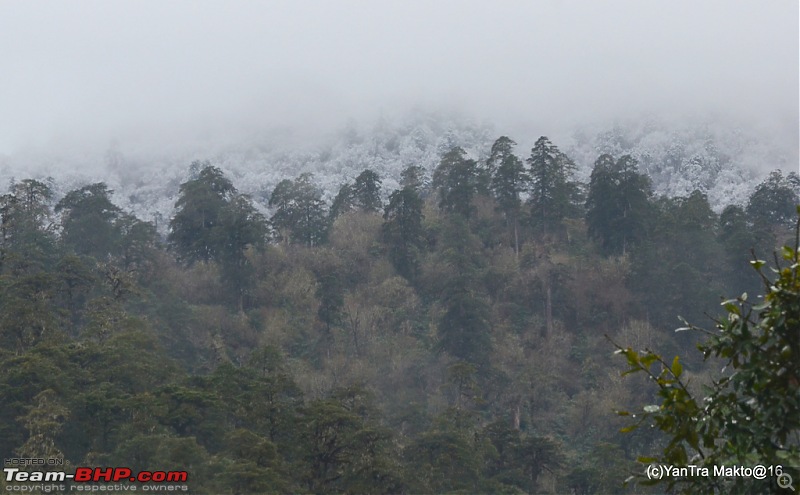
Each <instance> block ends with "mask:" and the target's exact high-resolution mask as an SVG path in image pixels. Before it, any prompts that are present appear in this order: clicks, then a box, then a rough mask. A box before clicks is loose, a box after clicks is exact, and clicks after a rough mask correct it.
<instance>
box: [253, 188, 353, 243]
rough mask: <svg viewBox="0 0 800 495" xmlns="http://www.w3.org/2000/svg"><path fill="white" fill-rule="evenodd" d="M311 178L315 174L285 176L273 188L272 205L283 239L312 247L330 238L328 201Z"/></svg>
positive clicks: (273, 222) (275, 225) (273, 216)
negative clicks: (292, 179)
mask: <svg viewBox="0 0 800 495" xmlns="http://www.w3.org/2000/svg"><path fill="white" fill-rule="evenodd" d="M311 178H312V176H311V174H302V175H300V176H299V177H298V178H296V179H295V180H294V181H290V180H282V181H281V182H279V183H278V185H277V186H275V189H274V190H273V191H272V195H271V196H270V198H269V206H270V208H275V213H274V214H273V215H272V218H270V223H272V226H273V228H274V229H275V230H276V231H277V234H278V238H279V239H280V240H282V241H285V242H291V243H297V244H303V245H306V246H309V247H311V246H317V245H319V244H322V243H323V242H324V241H325V239H326V238H327V235H328V225H329V222H328V218H327V215H326V213H325V203H324V201H322V195H321V193H320V191H319V189H318V188H317V187H316V186H314V185H313V184H312V183H311ZM342 208H344V206H342Z"/></svg>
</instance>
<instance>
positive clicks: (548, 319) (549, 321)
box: [544, 276, 553, 337]
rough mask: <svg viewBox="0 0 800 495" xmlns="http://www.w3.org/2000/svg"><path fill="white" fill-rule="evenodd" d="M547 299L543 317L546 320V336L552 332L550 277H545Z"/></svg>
mask: <svg viewBox="0 0 800 495" xmlns="http://www.w3.org/2000/svg"><path fill="white" fill-rule="evenodd" d="M546 290H547V300H546V301H545V307H544V317H545V320H546V322H547V336H548V337H549V336H550V335H552V334H553V293H552V290H551V289H550V277H549V276H548V277H547V289H546Z"/></svg>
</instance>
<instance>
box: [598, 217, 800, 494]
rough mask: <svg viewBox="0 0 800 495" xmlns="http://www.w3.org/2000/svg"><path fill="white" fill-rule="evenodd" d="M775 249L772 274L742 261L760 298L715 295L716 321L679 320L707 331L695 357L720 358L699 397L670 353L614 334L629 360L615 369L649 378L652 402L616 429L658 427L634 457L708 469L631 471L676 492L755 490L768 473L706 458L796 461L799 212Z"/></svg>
mask: <svg viewBox="0 0 800 495" xmlns="http://www.w3.org/2000/svg"><path fill="white" fill-rule="evenodd" d="M797 213H798V216H800V206H798V207H797ZM780 255H781V257H782V258H783V262H779V260H778V259H777V256H776V265H775V267H774V268H772V269H771V271H772V277H773V278H774V280H773V279H772V278H770V276H768V275H767V274H765V270H764V267H765V265H766V262H764V261H761V260H758V259H754V260H753V261H751V265H752V266H753V268H754V269H755V270H756V271H757V273H758V274H759V276H760V277H761V280H762V282H763V284H764V289H765V295H764V297H763V301H762V302H760V304H753V303H752V302H750V300H748V297H747V294H742V296H740V297H738V298H735V299H730V300H727V301H724V302H723V303H722V306H723V307H724V309H725V312H726V315H725V317H724V318H722V319H721V320H719V321H717V324H716V331H706V330H702V329H700V328H697V327H694V326H691V325H690V326H688V327H686V328H681V329H678V331H681V330H689V329H692V330H699V331H702V332H705V333H706V334H707V335H708V336H709V337H708V339H707V340H706V341H705V342H703V343H702V344H699V345H698V349H699V350H700V351H701V352H702V353H703V356H704V359H706V360H708V359H709V358H717V359H722V360H724V362H725V366H724V368H723V371H722V373H723V374H722V376H721V377H720V378H715V379H713V380H712V382H711V384H710V386H708V387H705V393H704V395H705V397H703V398H702V399H701V400H700V401H698V400H697V399H696V398H695V397H694V396H693V395H692V394H691V393H690V391H689V389H688V388H687V386H688V381H687V380H685V379H683V378H682V375H683V366H682V365H681V362H680V360H679V358H678V357H677V356H676V357H675V358H674V359H673V360H672V362H671V363H670V362H667V361H666V360H665V359H664V358H662V357H661V356H660V355H658V354H656V353H655V352H653V351H652V350H650V349H645V350H644V351H638V352H637V351H634V350H633V349H631V348H630V347H628V348H623V347H621V346H620V345H618V344H616V343H614V345H615V346H616V347H617V351H616V352H617V354H621V355H623V356H625V358H626V359H627V361H628V365H629V369H628V370H627V371H625V372H624V373H623V375H627V374H630V373H636V372H642V373H645V374H646V375H647V376H649V377H650V379H652V380H653V381H654V382H655V383H656V385H657V387H658V397H659V403H658V404H651V405H646V406H644V411H643V414H642V415H641V419H640V420H639V421H638V422H637V423H635V424H632V425H630V426H627V427H625V428H623V429H622V431H623V432H629V431H632V430H634V429H636V428H637V427H638V426H640V425H642V424H652V425H653V426H655V427H657V428H658V429H659V430H661V431H662V432H664V434H665V435H666V436H667V438H668V443H667V445H666V447H665V448H664V450H663V452H661V453H660V454H658V455H657V456H654V457H640V458H639V462H642V463H645V464H651V463H664V464H666V465H672V466H676V467H682V466H688V465H693V466H696V467H697V468H708V469H709V472H710V473H711V474H712V475H711V476H684V477H669V478H665V479H660V480H656V479H648V478H647V477H646V476H644V475H638V476H635V477H634V478H638V479H637V481H638V482H640V483H641V484H643V485H647V484H657V483H660V482H664V483H666V484H667V489H668V490H669V491H677V492H681V493H709V492H713V493H732V492H735V493H754V492H758V491H764V490H765V489H766V487H767V486H768V485H767V484H768V482H767V481H765V480H756V479H753V478H752V477H750V478H746V477H737V478H725V477H716V476H713V474H714V467H715V466H717V467H718V466H733V465H738V466H750V467H753V466H756V465H759V464H760V465H764V466H770V465H772V466H778V465H780V466H784V467H786V466H795V467H796V466H800V218H799V219H798V221H797V224H796V227H795V240H794V247H793V248H792V247H788V246H784V247H783V248H782V249H781V253H780ZM754 258H755V256H754ZM618 414H620V415H622V416H629V415H631V413H629V412H627V411H619V412H618ZM633 416H635V415H633Z"/></svg>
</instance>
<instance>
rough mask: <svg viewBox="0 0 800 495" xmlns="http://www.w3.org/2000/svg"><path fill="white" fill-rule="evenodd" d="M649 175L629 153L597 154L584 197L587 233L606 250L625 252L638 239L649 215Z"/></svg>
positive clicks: (642, 234) (650, 190) (609, 252)
mask: <svg viewBox="0 0 800 495" xmlns="http://www.w3.org/2000/svg"><path fill="white" fill-rule="evenodd" d="M651 195H652V189H651V185H650V179H649V178H648V177H647V176H646V175H643V174H640V173H639V171H638V168H637V163H636V160H635V159H634V158H633V157H631V156H630V155H625V156H623V157H621V158H620V159H619V160H617V161H616V162H615V161H614V158H613V157H612V156H611V155H601V156H600V157H598V158H597V161H595V164H594V170H592V175H591V179H590V182H589V195H588V197H587V199H586V210H587V211H586V223H587V224H588V226H589V235H591V236H592V237H594V238H595V239H598V240H599V241H600V243H601V245H602V248H603V251H604V252H605V253H606V254H623V255H624V254H625V253H627V251H628V249H629V247H630V245H632V244H635V243H636V242H638V241H640V240H641V239H642V238H643V237H644V235H645V233H646V227H647V219H648V217H649V215H650V209H651V204H650V196H651Z"/></svg>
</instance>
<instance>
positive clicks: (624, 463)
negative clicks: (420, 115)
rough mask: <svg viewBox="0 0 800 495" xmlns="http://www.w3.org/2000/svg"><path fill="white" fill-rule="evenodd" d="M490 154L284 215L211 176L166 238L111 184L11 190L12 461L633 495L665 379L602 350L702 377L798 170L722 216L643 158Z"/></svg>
mask: <svg viewBox="0 0 800 495" xmlns="http://www.w3.org/2000/svg"><path fill="white" fill-rule="evenodd" d="M483 156H484V157H485V158H475V157H473V156H471V155H470V154H468V153H467V152H466V151H465V150H464V149H462V148H460V147H458V146H452V147H449V148H447V149H444V150H442V153H441V155H440V156H439V157H438V163H437V166H436V168H435V170H434V171H433V173H432V174H430V175H426V170H425V169H424V168H423V167H419V166H417V165H416V164H410V165H409V166H408V167H407V168H406V169H405V170H404V171H403V173H402V175H401V180H400V181H398V182H397V183H396V185H397V186H398V187H396V188H392V189H391V190H385V189H384V188H385V186H384V182H383V177H382V176H381V174H380V173H378V172H377V171H375V170H372V169H369V168H368V169H366V170H362V171H361V172H360V173H358V174H357V175H354V177H355V178H354V179H353V180H352V181H348V182H346V183H343V184H341V185H340V186H339V189H338V192H336V191H325V190H323V189H322V188H321V187H320V186H319V185H318V184H316V183H315V179H314V177H313V175H310V174H306V173H301V174H298V175H294V176H286V177H284V178H283V179H281V180H280V181H279V182H277V183H276V184H275V185H274V186H273V187H272V189H271V191H269V194H268V196H269V198H268V205H269V210H268V211H266V212H265V211H262V210H261V209H259V208H257V206H256V205H255V204H254V200H253V198H252V197H251V196H248V195H247V194H243V193H241V192H240V190H239V189H240V187H241V185H240V184H239V183H237V180H236V179H235V178H232V177H229V176H226V174H225V173H224V172H223V171H222V170H221V169H220V168H218V167H216V166H213V165H212V164H211V163H201V162H196V163H193V164H192V165H191V167H190V178H189V179H188V180H186V181H185V182H183V183H182V184H181V185H180V191H179V196H178V198H177V199H176V201H175V203H174V214H173V215H172V216H171V218H170V219H169V221H168V222H167V223H168V225H169V233H168V235H167V236H166V237H163V236H161V234H160V233H159V230H158V229H157V227H156V225H154V224H153V223H151V222H147V221H143V220H142V219H139V218H136V217H135V216H134V215H132V214H130V213H127V212H126V211H124V210H123V209H121V208H120V207H119V206H117V205H116V204H115V196H114V191H113V190H111V189H110V188H109V186H108V185H106V184H104V183H94V184H89V185H82V186H81V187H79V188H76V189H74V190H72V191H69V192H68V193H66V194H65V195H64V196H63V197H62V198H60V199H58V201H56V198H55V197H54V196H55V195H54V192H53V190H54V187H53V186H54V185H57V184H52V183H50V184H49V183H47V182H42V181H38V180H34V179H25V180H21V181H17V182H14V183H13V184H12V185H11V187H10V189H9V190H8V192H7V193H6V194H4V195H2V196H0V397H2V398H3V401H2V403H0V450H2V452H0V454H2V457H4V458H11V457H34V458H36V457H42V458H63V459H66V460H69V461H70V463H71V465H73V466H78V465H90V466H95V465H96V466H114V465H124V466H130V467H131V468H132V469H139V470H145V469H149V470H188V471H189V472H190V483H189V485H190V487H191V490H192V491H193V492H196V493H209V492H214V493H263V492H292V493H298V492H300V493H306V492H307V493H326V492H354V493H379V492H380V493H443V492H451V491H464V492H485V493H499V492H504V493H505V492H508V493H531V492H544V493H564V492H572V493H619V492H622V491H624V490H630V491H637V492H639V491H641V490H642V489H644V488H642V487H630V486H629V487H627V488H623V486H622V481H623V480H624V479H625V478H627V477H628V476H629V474H630V473H631V472H632V471H634V470H637V469H640V468H639V466H638V465H637V464H636V463H635V459H636V458H637V456H640V455H643V454H646V453H649V452H652V451H653V450H657V449H659V448H660V447H662V446H663V445H662V444H663V439H662V438H661V437H660V436H659V434H658V432H657V431H655V430H646V429H640V430H637V431H636V432H634V433H632V434H629V435H620V434H619V429H620V428H622V427H624V426H625V422H624V420H623V419H621V418H618V417H617V416H616V415H615V414H614V410H615V409H619V408H625V407H628V408H635V407H638V406H639V405H640V404H641V403H642V399H643V398H648V397H653V398H655V397H656V393H657V390H653V389H651V388H650V387H649V386H648V383H646V381H645V380H636V379H634V380H622V379H621V378H620V376H619V371H620V368H619V367H618V366H616V365H613V364H610V355H611V352H612V351H613V346H611V344H609V343H608V342H607V341H606V339H605V338H604V335H606V334H607V335H609V336H611V337H612V339H613V340H614V341H616V342H620V343H622V344H624V345H630V346H632V347H633V348H635V349H637V350H638V349H644V348H651V349H652V348H657V349H660V350H661V352H663V353H664V354H665V355H670V356H671V355H675V354H680V355H681V356H685V358H684V360H683V361H682V373H683V374H684V375H685V376H686V377H690V378H692V379H693V380H694V381H695V382H697V383H704V382H711V380H713V379H714V378H715V377H716V375H715V373H716V368H715V367H714V366H713V365H712V364H710V363H708V362H705V361H703V360H702V359H696V358H693V355H692V353H691V352H690V351H691V350H692V349H693V347H694V346H695V344H696V343H697V342H698V336H697V335H696V334H695V333H691V332H683V333H679V334H675V333H674V332H673V331H672V330H674V328H675V327H676V326H678V325H679V324H680V322H679V320H678V317H679V316H681V317H683V318H685V319H687V320H688V321H691V322H696V323H698V324H702V323H703V322H704V321H707V319H708V316H709V315H710V316H716V315H718V314H719V313H720V312H721V311H722V308H721V307H720V305H719V303H720V301H721V297H722V296H724V295H738V294H742V293H744V292H747V293H750V294H757V293H759V290H760V288H761V287H760V283H761V281H760V280H759V279H758V277H757V276H755V275H753V274H749V273H748V271H747V267H746V264H747V260H748V258H749V256H750V254H749V252H748V251H749V250H750V249H754V250H755V251H756V252H758V253H762V255H767V254H768V253H771V252H772V251H773V250H774V249H775V248H776V247H777V246H780V245H783V244H785V243H787V240H791V238H792V235H793V234H792V226H793V222H794V219H795V218H796V212H795V206H796V205H797V204H798V203H800V197H799V196H798V195H799V194H800V178H798V176H797V174H794V173H791V174H787V175H784V174H783V173H781V172H780V171H775V172H773V173H772V174H770V175H769V176H768V177H767V178H766V179H765V180H764V181H763V182H761V183H760V184H757V185H755V184H754V187H753V189H752V193H751V194H750V196H749V198H748V200H747V204H746V205H744V206H742V205H730V206H728V207H726V208H724V210H722V212H721V213H720V214H718V213H717V212H715V210H714V209H713V208H712V206H711V204H710V203H709V200H708V196H707V194H706V193H705V192H704V190H703V189H702V188H698V189H697V190H694V191H693V192H691V193H689V194H687V195H684V196H666V195H662V194H657V193H656V191H655V190H654V187H653V182H652V180H651V178H650V177H649V176H648V175H647V174H645V173H644V172H643V170H642V164H641V162H640V160H637V159H636V158H635V157H634V156H632V155H629V154H622V155H615V154H613V153H602V154H599V155H598V156H597V157H596V159H595V162H594V166H593V169H592V171H591V175H590V177H589V180H588V181H582V180H580V178H579V177H577V176H576V175H577V174H576V166H575V162H574V160H573V159H572V158H570V157H569V156H568V154H567V153H566V152H565V151H564V150H562V149H560V148H559V146H558V145H557V143H555V142H552V141H551V140H550V139H548V138H547V137H541V138H539V139H538V140H536V141H535V144H534V145H533V147H532V148H531V150H530V151H529V152H526V153H521V152H519V151H518V150H517V149H516V143H515V142H514V141H513V140H512V139H510V138H508V137H506V136H503V137H500V138H499V139H496V140H495V141H494V143H493V144H492V145H490V147H488V149H486V150H485V152H484V153H483ZM648 166H649V167H652V166H653V164H649V165H648ZM326 197H327V198H333V199H332V201H328V200H327V199H326ZM162 226H163V225H162ZM0 483H4V482H0Z"/></svg>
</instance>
